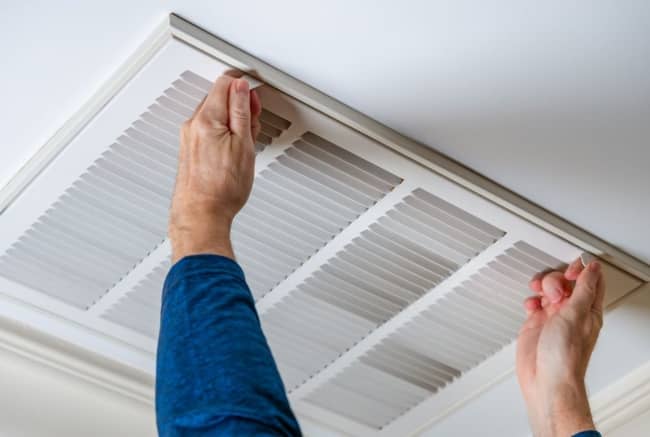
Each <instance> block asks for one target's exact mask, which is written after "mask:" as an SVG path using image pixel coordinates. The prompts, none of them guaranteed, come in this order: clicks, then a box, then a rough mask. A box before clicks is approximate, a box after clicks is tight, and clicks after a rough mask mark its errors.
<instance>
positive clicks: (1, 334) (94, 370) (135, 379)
mask: <svg viewBox="0 0 650 437" xmlns="http://www.w3.org/2000/svg"><path fill="white" fill-rule="evenodd" d="M0 349H3V350H6V351H9V352H12V353H14V354H16V355H18V356H20V357H23V358H26V359H28V360H31V361H33V362H36V363H39V364H41V365H44V366H47V367H49V368H52V369H55V370H58V371H61V372H64V373H66V374H68V375H71V376H73V377H76V378H79V379H81V380H83V381H86V382H88V383H91V384H94V385H96V386H98V387H101V388H103V389H106V390H108V391H111V392H114V393H116V394H119V395H122V396H126V397H128V398H130V399H133V400H135V401H138V402H142V403H144V404H146V405H153V403H154V378H153V377H152V376H150V375H148V374H147V373H145V372H142V371H139V370H136V369H132V368H130V367H127V366H125V365H123V364H119V363H117V362H114V361H111V360H110V359H107V358H106V357H103V356H100V355H97V354H94V353H92V352H90V351H88V350H86V349H83V348H80V347H77V346H74V345H72V344H70V343H67V342H65V341H63V340H60V339H58V338H56V337H54V336H50V335H47V334H45V333H43V332H40V331H37V330H35V329H33V328H31V327H29V326H27V325H24V324H21V323H18V322H15V321H13V320H10V319H7V318H5V317H0Z"/></svg>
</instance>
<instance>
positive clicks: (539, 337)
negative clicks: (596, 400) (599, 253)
mask: <svg viewBox="0 0 650 437" xmlns="http://www.w3.org/2000/svg"><path fill="white" fill-rule="evenodd" d="M573 281H575V285H573ZM530 287H531V289H532V290H533V291H535V292H536V293H538V295H537V296H534V297H531V298H529V299H527V300H526V302H525V308H526V312H527V314H528V318H527V320H526V322H525V323H524V325H523V327H522V328H521V331H520V333H519V338H518V339H517V377H518V380H519V384H520V386H521V389H522V392H523V395H524V399H525V401H526V404H527V407H528V414H529V417H530V420H531V425H532V427H533V431H534V435H535V436H536V437H539V436H549V437H550V436H570V435H573V434H575V433H577V432H579V431H583V430H587V429H594V424H593V420H592V417H591V412H590V409H589V402H588V398H587V393H586V388H585V384H584V378H585V373H586V371H587V365H588V363H589V358H590V357H591V353H592V351H593V349H594V346H595V344H596V340H597V338H598V334H599V332H600V329H601V327H602V325H603V297H604V295H605V282H604V279H603V277H602V274H601V266H600V264H599V263H598V262H597V261H594V262H591V263H590V264H589V265H588V266H587V267H586V268H583V266H582V262H581V261H580V259H578V260H576V261H575V262H573V263H572V264H571V265H570V266H569V267H568V268H567V270H566V271H565V272H548V273H544V274H538V275H536V276H535V277H534V278H533V279H532V280H531V282H530Z"/></svg>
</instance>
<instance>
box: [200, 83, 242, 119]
mask: <svg viewBox="0 0 650 437" xmlns="http://www.w3.org/2000/svg"><path fill="white" fill-rule="evenodd" d="M234 80H235V79H233V78H232V77H230V76H219V77H218V78H217V80H216V81H215V82H214V85H212V88H211V89H210V92H209V93H208V95H207V96H205V100H204V101H203V105H202V106H201V108H200V109H199V112H198V113H197V114H196V115H197V116H198V115H199V114H201V115H202V116H203V117H206V118H207V120H208V121H209V122H210V123H211V124H212V125H214V123H217V124H218V125H221V126H228V92H229V90H230V84H231V83H232V81H234Z"/></svg>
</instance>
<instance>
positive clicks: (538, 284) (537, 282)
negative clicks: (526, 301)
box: [528, 272, 545, 294]
mask: <svg viewBox="0 0 650 437" xmlns="http://www.w3.org/2000/svg"><path fill="white" fill-rule="evenodd" d="M544 274H545V273H544V272H539V273H535V276H533V277H532V278H531V279H530V282H528V288H530V289H531V290H533V291H534V292H536V293H539V294H541V293H542V278H543V277H544Z"/></svg>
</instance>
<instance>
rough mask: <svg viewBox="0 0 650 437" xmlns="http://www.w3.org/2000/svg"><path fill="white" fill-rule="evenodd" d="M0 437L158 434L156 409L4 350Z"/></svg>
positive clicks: (0, 359)
mask: <svg viewBox="0 0 650 437" xmlns="http://www.w3.org/2000/svg"><path fill="white" fill-rule="evenodd" d="M0 394H1V395H0V436H2V437H43V436H48V437H49V436H52V437H59V436H61V437H87V436H93V437H116V436H120V437H122V436H124V437H129V436H134V437H135V436H137V437H148V436H151V437H153V436H156V435H157V434H156V428H155V419H154V414H153V407H151V406H150V405H145V404H143V403H141V402H138V401H134V400H131V399H129V398H126V397H124V396H121V395H118V394H116V393H113V392H111V391H107V390H105V389H102V388H100V387H98V386H97V385H95V384H91V383H88V382H85V381H83V380H81V379H79V378H77V377H73V376H70V375H68V374H66V373H63V372H61V371H59V370H55V369H53V368H51V367H49V366H46V365H43V364H39V363H36V362H34V361H32V360H30V359H27V358H23V357H22V356H19V355H17V354H15V353H13V352H10V351H7V350H5V349H0Z"/></svg>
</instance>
